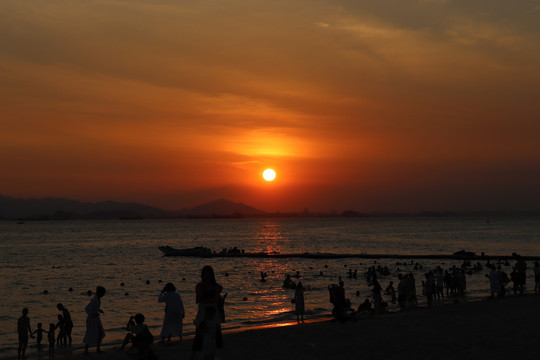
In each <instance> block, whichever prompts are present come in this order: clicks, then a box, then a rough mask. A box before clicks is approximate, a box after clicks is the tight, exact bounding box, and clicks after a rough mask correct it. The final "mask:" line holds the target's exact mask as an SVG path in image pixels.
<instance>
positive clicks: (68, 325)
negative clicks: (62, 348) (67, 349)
mask: <svg viewBox="0 0 540 360" xmlns="http://www.w3.org/2000/svg"><path fill="white" fill-rule="evenodd" d="M56 308H57V309H58V310H60V311H61V312H62V316H63V317H64V324H65V327H66V336H67V339H68V341H69V345H70V346H71V333H72V331H73V321H72V320H71V314H70V313H69V311H68V309H66V308H65V307H64V305H62V304H61V303H59V304H58V305H56Z"/></svg>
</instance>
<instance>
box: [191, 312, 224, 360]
mask: <svg viewBox="0 0 540 360" xmlns="http://www.w3.org/2000/svg"><path fill="white" fill-rule="evenodd" d="M196 325H197V328H198V329H199V332H200V333H202V334H203V342H202V355H203V359H204V360H214V359H215V356H216V348H217V346H216V344H217V339H216V336H217V334H218V331H219V326H220V320H219V317H218V314H217V311H216V309H215V308H213V307H209V308H207V309H206V312H205V314H204V319H203V321H202V323H200V324H196Z"/></svg>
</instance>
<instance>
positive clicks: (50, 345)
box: [47, 323, 56, 357]
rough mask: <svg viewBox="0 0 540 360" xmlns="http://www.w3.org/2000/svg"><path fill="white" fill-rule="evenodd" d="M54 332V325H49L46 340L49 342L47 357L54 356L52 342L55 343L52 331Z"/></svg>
mask: <svg viewBox="0 0 540 360" xmlns="http://www.w3.org/2000/svg"><path fill="white" fill-rule="evenodd" d="M55 330H56V325H54V323H50V324H49V331H48V334H47V340H49V357H53V356H54V342H55V336H54V331H55Z"/></svg>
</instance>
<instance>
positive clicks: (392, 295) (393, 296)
mask: <svg viewBox="0 0 540 360" xmlns="http://www.w3.org/2000/svg"><path fill="white" fill-rule="evenodd" d="M384 293H385V294H386V295H388V296H390V302H391V303H392V304H395V303H396V289H394V282H393V281H390V283H389V284H388V286H387V287H386V290H385V291H384Z"/></svg>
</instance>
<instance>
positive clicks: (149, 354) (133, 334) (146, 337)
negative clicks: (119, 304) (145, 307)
mask: <svg viewBox="0 0 540 360" xmlns="http://www.w3.org/2000/svg"><path fill="white" fill-rule="evenodd" d="M126 330H127V331H128V333H127V334H126V337H125V338H124V341H123V342H122V346H121V347H120V350H124V348H125V347H126V345H127V344H129V343H130V342H131V344H132V347H134V348H137V349H138V354H139V357H140V358H143V359H153V358H156V356H155V354H154V352H153V350H152V343H153V342H154V336H153V335H152V333H151V332H150V330H149V329H148V326H146V324H145V323H144V315H143V314H141V313H138V314H135V316H130V317H129V321H128V323H127V325H126Z"/></svg>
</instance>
